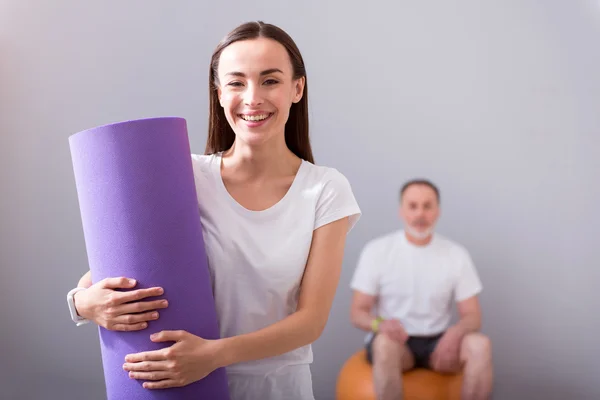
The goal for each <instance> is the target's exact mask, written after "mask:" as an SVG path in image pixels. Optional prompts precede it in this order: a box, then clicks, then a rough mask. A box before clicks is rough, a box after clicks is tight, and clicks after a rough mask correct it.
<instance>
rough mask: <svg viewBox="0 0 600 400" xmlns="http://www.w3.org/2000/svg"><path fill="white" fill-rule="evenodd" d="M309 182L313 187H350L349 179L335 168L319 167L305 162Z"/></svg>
mask: <svg viewBox="0 0 600 400" xmlns="http://www.w3.org/2000/svg"><path fill="white" fill-rule="evenodd" d="M304 165H305V167H306V174H305V175H306V177H307V182H308V183H309V184H312V185H318V186H321V187H326V186H328V185H342V186H346V185H347V186H350V181H349V180H348V178H347V177H346V176H345V175H344V174H343V173H342V172H340V170H338V169H337V168H335V167H330V166H326V165H317V164H313V163H311V162H308V161H304Z"/></svg>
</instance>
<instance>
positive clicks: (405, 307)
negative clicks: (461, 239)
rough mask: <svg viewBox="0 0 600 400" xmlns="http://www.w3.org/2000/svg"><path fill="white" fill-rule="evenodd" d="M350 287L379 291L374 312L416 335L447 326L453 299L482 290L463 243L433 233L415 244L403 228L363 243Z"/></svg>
mask: <svg viewBox="0 0 600 400" xmlns="http://www.w3.org/2000/svg"><path fill="white" fill-rule="evenodd" d="M350 287H351V288H352V289H354V290H357V291H360V292H362V293H366V294H369V295H372V296H378V304H377V306H376V307H377V311H378V315H380V316H381V317H383V318H386V319H397V320H399V321H400V323H402V325H403V326H404V328H405V330H406V332H407V333H408V334H409V335H414V336H418V335H423V336H426V335H434V334H438V333H441V332H443V331H444V330H446V329H447V328H448V326H449V324H450V321H451V319H452V306H453V302H460V301H461V300H465V299H467V298H469V297H471V296H474V295H476V294H478V293H480V292H481V290H482V284H481V281H480V279H479V276H478V274H477V271H476V269H475V266H474V265H473V261H472V260H471V257H470V255H469V253H468V251H467V250H466V249H465V248H464V247H463V246H461V245H460V244H458V243H456V242H454V241H452V240H450V239H448V238H446V237H444V236H442V235H440V234H437V233H436V234H434V236H433V239H432V240H431V242H430V243H429V244H428V245H426V246H416V245H414V244H412V243H410V242H409V241H408V239H407V238H406V235H405V233H404V231H403V230H399V231H395V232H392V233H388V234H386V235H383V236H381V237H378V238H376V239H373V240H371V241H369V242H368V243H367V244H366V246H365V247H364V249H363V251H362V253H361V255H360V257H359V260H358V265H357V268H356V270H355V272H354V276H353V278H352V281H351V284H350Z"/></svg>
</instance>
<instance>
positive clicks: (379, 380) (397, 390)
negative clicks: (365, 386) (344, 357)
mask: <svg viewBox="0 0 600 400" xmlns="http://www.w3.org/2000/svg"><path fill="white" fill-rule="evenodd" d="M372 352H373V360H372V362H373V383H374V386H375V393H376V395H377V400H402V372H403V371H407V370H409V369H411V368H412V367H413V366H414V358H413V356H412V353H411V351H410V350H409V349H408V347H407V346H406V345H405V344H400V343H398V342H397V341H395V340H392V339H390V338H389V337H387V336H386V335H383V334H379V335H376V336H375V339H374V340H373V343H372Z"/></svg>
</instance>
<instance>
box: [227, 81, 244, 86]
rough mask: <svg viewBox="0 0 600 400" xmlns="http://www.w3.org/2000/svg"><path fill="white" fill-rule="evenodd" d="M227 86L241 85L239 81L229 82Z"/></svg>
mask: <svg viewBox="0 0 600 400" xmlns="http://www.w3.org/2000/svg"><path fill="white" fill-rule="evenodd" d="M228 86H242V83H241V82H229V83H228Z"/></svg>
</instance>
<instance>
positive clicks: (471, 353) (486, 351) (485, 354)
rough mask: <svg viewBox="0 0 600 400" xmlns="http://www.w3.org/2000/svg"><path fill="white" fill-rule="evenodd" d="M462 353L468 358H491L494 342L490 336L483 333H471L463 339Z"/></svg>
mask: <svg viewBox="0 0 600 400" xmlns="http://www.w3.org/2000/svg"><path fill="white" fill-rule="evenodd" d="M461 353H462V354H463V355H464V358H466V359H467V360H468V359H478V360H485V359H489V358H491V356H492V342H491V340H490V338H489V337H488V336H486V335H484V334H482V333H479V332H474V333H469V334H467V335H466V336H465V337H464V338H463V340H462V350H461Z"/></svg>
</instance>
